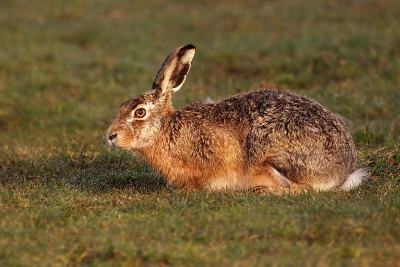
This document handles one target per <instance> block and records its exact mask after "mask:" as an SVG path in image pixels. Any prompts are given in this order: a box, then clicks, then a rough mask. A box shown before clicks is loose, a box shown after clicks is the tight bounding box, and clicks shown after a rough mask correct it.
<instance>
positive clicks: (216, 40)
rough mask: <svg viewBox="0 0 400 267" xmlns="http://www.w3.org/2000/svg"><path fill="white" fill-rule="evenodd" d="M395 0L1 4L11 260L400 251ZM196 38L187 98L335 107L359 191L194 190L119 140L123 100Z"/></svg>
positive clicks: (399, 37)
mask: <svg viewBox="0 0 400 267" xmlns="http://www.w3.org/2000/svg"><path fill="white" fill-rule="evenodd" d="M398 25H400V2H399V1H395V0H387V1H380V0H377V1H323V2H321V1H317V0H311V1H300V0H285V1H267V2H266V1H261V0H259V1H257V0H253V1H246V4H245V3H244V1H229V2H227V1H174V2H172V1H171V2H165V1H161V0H150V1H134V2H132V1H123V0H121V1H105V0H96V1H94V0H93V1H72V0H71V1H27V0H25V1H24V0H13V1H11V0H8V1H6V0H5V1H2V3H1V8H0V32H1V41H0V265H2V266H21V265H42V266H54V265H136V266H142V265H174V266H176V265H178V266H179V265H181V266H188V265H189V266H190V265H199V266H200V265H201V266H203V265H208V266H210V265H211V266H221V265H222V266H265V265H267V266H270V265H272V266H281V265H284V266H285V265H289V266H327V265H329V266H332V265H333V266H350V265H351V266H352V265H356V266H371V265H375V266H399V265H400V233H399V225H400V188H399V187H400V149H399V144H400V88H399V87H400V76H399V73H400V50H399V47H400V28H399V27H398ZM188 43H193V44H194V45H196V46H197V53H196V57H195V59H194V61H193V66H192V69H191V72H190V74H189V76H188V79H187V81H186V83H185V85H184V86H183V88H182V89H181V90H180V91H179V92H177V93H176V94H174V104H175V106H176V107H182V106H184V105H187V104H189V103H192V102H195V101H202V100H205V99H206V98H207V97H211V98H212V99H223V98H225V97H228V96H230V95H233V94H235V93H238V92H244V91H248V90H250V89H251V88H257V87H261V86H262V87H275V88H280V89H285V90H290V91H292V92H295V93H298V94H303V95H307V96H310V97H312V98H314V99H316V100H317V101H319V102H320V103H321V104H323V105H324V106H326V107H328V108H329V109H330V110H332V111H334V112H336V113H339V114H341V115H342V116H343V117H344V118H345V120H346V122H347V124H348V126H349V128H350V131H351V132H352V134H353V136H354V139H355V142H356V145H357V148H358V151H359V165H360V166H363V167H367V168H368V169H369V171H370V179H369V180H368V181H367V182H365V183H364V184H363V185H362V186H361V187H360V188H357V189H355V190H353V191H351V192H347V193H345V192H324V193H310V194H302V195H297V196H289V195H288V196H281V197H277V196H273V195H265V196H259V195H255V194H251V193H243V192H241V193H240V192H236V193H231V192H220V193H206V192H201V191H200V192H184V191H181V190H179V189H177V188H171V187H169V186H168V185H167V184H166V183H165V181H164V179H163V178H162V177H160V176H159V175H158V174H156V173H154V172H153V171H152V169H151V168H150V167H149V166H147V165H146V164H145V163H143V162H140V161H138V160H136V159H135V158H134V157H133V156H131V155H129V154H128V153H125V152H122V151H117V150H114V149H110V148H108V146H107V143H106V141H105V131H106V129H107V127H108V125H109V123H110V122H111V120H112V118H113V115H114V114H115V112H116V110H117V108H118V107H119V105H120V104H121V103H122V102H124V101H125V100H127V99H129V98H132V97H134V96H135V95H137V94H140V93H142V92H144V91H146V90H148V89H149V88H150V86H151V83H152V80H153V78H154V76H155V75H156V73H157V71H158V68H159V67H160V65H161V63H162V61H163V59H164V58H165V56H166V55H167V54H168V53H169V52H171V51H172V50H174V49H175V48H176V47H178V46H181V45H185V44H188Z"/></svg>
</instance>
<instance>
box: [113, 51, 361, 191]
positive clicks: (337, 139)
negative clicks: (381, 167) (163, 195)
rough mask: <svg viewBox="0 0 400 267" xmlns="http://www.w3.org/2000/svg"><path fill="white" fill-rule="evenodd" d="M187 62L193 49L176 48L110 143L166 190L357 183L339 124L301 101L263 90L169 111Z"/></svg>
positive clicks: (123, 112)
mask: <svg viewBox="0 0 400 267" xmlns="http://www.w3.org/2000/svg"><path fill="white" fill-rule="evenodd" d="M190 51H192V54H190ZM193 55H194V47H191V46H187V47H182V48H179V49H177V50H176V51H175V52H174V53H172V54H171V55H170V56H169V57H168V58H167V59H166V62H165V63H164V65H163V67H162V68H161V70H160V72H159V74H158V76H157V78H156V81H155V83H154V84H153V90H151V91H149V92H147V93H145V94H143V95H141V96H139V97H137V98H135V99H133V100H130V101H127V102H125V103H124V104H123V105H122V106H121V108H120V111H119V112H118V113H117V115H116V118H115V119H114V122H113V124H112V125H111V126H110V128H109V130H108V138H109V141H110V143H112V144H113V145H114V146H117V147H121V148H125V149H133V150H136V151H137V152H139V154H141V155H142V156H143V158H144V159H145V160H146V161H147V162H148V163H149V164H151V165H152V166H153V167H154V168H155V169H156V170H157V171H159V172H160V173H161V174H162V175H163V176H165V177H166V179H167V180H168V182H169V183H171V184H174V185H176V186H180V187H185V188H205V189H211V190H220V189H251V188H256V187H260V186H261V187H266V188H270V189H273V190H275V189H276V188H312V189H317V190H331V189H335V188H342V189H350V188H352V187H354V186H356V185H358V184H359V183H360V182H361V181H362V179H363V176H364V175H365V173H364V172H363V171H362V170H356V151H355V147H354V143H353V141H352V138H351V135H350V133H349V131H348V130H347V128H346V126H345V124H344V123H343V121H342V120H341V119H340V117H338V116H337V115H335V114H333V113H332V112H330V111H328V110H326V109H325V108H323V107H322V106H321V105H320V104H318V103H316V102H315V101H313V100H311V99H308V98H306V97H302V96H297V95H293V94H290V93H282V92H276V91H272V90H266V89H262V90H256V91H252V92H248V93H243V94H239V95H236V96H234V97H231V98H228V99H226V100H223V101H221V102H218V103H195V104H192V105H189V106H187V107H185V108H183V109H181V110H174V109H173V108H172V106H171V93H172V92H174V91H176V90H177V89H176V88H178V89H179V87H180V85H181V84H182V83H183V81H184V79H185V75H186V74H187V72H188V71H189V68H190V61H191V58H192V57H193ZM177 62H178V63H177ZM171 66H172V67H171ZM168 70H169V71H168ZM165 80H168V82H166V81H165ZM143 112H144V113H145V115H143V116H142V113H143ZM139 113H140V115H139Z"/></svg>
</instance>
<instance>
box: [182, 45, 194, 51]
mask: <svg viewBox="0 0 400 267" xmlns="http://www.w3.org/2000/svg"><path fill="white" fill-rule="evenodd" d="M182 48H183V49H185V50H186V49H196V47H195V46H194V45H192V44H188V45H185V46H184V47H182Z"/></svg>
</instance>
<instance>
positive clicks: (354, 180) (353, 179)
mask: <svg viewBox="0 0 400 267" xmlns="http://www.w3.org/2000/svg"><path fill="white" fill-rule="evenodd" d="M367 175H368V172H367V171H366V170H365V169H357V170H355V171H353V172H352V173H351V174H350V175H349V177H347V179H346V181H344V183H343V184H341V185H340V186H339V189H341V190H345V191H349V190H351V189H353V188H355V187H357V186H359V185H360V184H361V183H362V181H363V180H365V179H366V176H367Z"/></svg>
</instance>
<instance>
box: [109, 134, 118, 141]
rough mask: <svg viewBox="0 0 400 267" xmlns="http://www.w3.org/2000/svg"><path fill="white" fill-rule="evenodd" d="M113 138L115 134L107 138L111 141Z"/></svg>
mask: <svg viewBox="0 0 400 267" xmlns="http://www.w3.org/2000/svg"><path fill="white" fill-rule="evenodd" d="M115 137H117V134H112V135H110V136H108V140H110V141H112V140H113V139H114V138H115Z"/></svg>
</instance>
